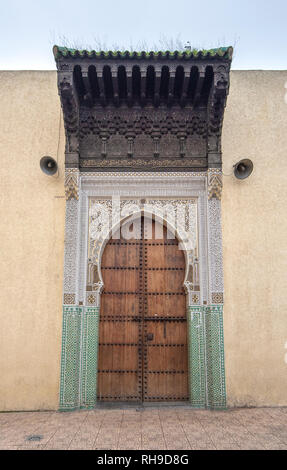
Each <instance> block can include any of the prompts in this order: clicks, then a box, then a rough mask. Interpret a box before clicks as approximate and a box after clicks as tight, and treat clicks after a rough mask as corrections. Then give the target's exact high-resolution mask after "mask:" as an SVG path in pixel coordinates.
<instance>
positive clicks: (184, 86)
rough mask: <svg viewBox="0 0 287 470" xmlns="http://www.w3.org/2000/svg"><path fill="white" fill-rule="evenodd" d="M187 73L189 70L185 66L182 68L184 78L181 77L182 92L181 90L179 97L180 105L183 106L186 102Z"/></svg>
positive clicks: (188, 73)
mask: <svg viewBox="0 0 287 470" xmlns="http://www.w3.org/2000/svg"><path fill="white" fill-rule="evenodd" d="M189 75H190V71H189V70H188V69H187V68H185V69H184V79H183V84H182V92H181V97H180V105H181V106H185V105H186V102H187V90H188V85H189V78H190V77H189Z"/></svg>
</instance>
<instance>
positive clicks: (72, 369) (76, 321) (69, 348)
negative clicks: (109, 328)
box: [60, 306, 82, 410]
mask: <svg viewBox="0 0 287 470" xmlns="http://www.w3.org/2000/svg"><path fill="white" fill-rule="evenodd" d="M81 315H82V308H80V307H74V306H73V307H72V306H70V307H68V306H64V307H63V334H62V356H61V383H60V410H67V409H74V408H76V407H77V406H78V405H79V362H80V339H81V338H80V333H81Z"/></svg>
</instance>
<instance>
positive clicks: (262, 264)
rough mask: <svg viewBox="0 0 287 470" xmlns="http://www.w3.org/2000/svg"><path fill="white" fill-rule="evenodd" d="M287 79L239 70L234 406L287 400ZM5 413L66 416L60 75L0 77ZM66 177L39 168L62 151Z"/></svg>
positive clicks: (229, 328)
mask: <svg viewBox="0 0 287 470" xmlns="http://www.w3.org/2000/svg"><path fill="white" fill-rule="evenodd" d="M286 81H287V72H262V71H256V72H253V71H240V72H238V71H235V72H232V73H231V88H230V94H229V97H228V101H227V108H226V113H225V121H224V128H223V160H224V168H223V171H224V173H226V174H229V173H231V172H232V165H233V164H234V163H235V162H236V161H237V160H239V159H240V158H244V157H249V158H251V159H252V160H253V162H254V165H255V168H254V172H253V174H252V175H251V177H250V178H249V179H248V180H245V181H237V180H236V179H235V178H234V177H233V176H229V177H227V176H226V177H224V190H223V197H222V217H223V248H224V279H225V307H224V336H225V360H226V382H227V398H228V403H229V405H230V406H232V405H237V406H238V405H258V406H262V405H283V404H284V405H287V397H286V389H287V364H286V363H285V361H284V356H285V354H286V353H287V349H285V343H286V342H287V320H286V311H287V297H286V292H287V276H286V266H287V242H286V239H287V218H286V200H287V189H286V166H287V158H286V149H287V104H286V103H285V102H284V95H285V92H286V89H285V88H284V84H285V82H286ZM0 97H1V113H0V129H1V136H0V142H1V146H0V155H1V165H0V172H1V175H0V177H1V197H0V201H1V202H0V204H1V216H2V220H1V224H2V226H1V228H2V230H1V233H0V237H1V240H0V241H1V251H0V260H1V269H0V292H1V312H0V317H1V318H0V321H1V329H0V374H1V380H0V409H1V410H20V409H22V410H28V409H57V408H58V404H59V380H60V355H61V335H62V283H63V252H64V250H63V248H64V213H65V199H64V184H63V161H64V132H63V126H62V124H61V125H60V127H59V118H60V100H59V97H58V93H57V86H56V72H0ZM59 128H60V130H61V131H60V143H59V151H58V158H59V167H60V171H59V177H58V178H49V177H47V176H45V175H44V174H43V173H42V172H41V171H40V169H39V160H40V158H41V157H42V156H43V155H45V154H46V155H51V156H53V157H54V158H56V156H57V149H58V141H59Z"/></svg>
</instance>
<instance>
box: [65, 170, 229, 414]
mask: <svg viewBox="0 0 287 470" xmlns="http://www.w3.org/2000/svg"><path fill="white" fill-rule="evenodd" d="M131 177H132V179H131ZM66 181H67V186H68V188H69V189H70V191H69V192H68V193H67V194H68V197H67V201H66V237H65V263H64V302H63V304H64V305H63V334H62V360H61V383H60V409H61V410H66V409H75V408H79V407H93V406H95V404H96V387H97V372H96V370H97V348H98V322H99V308H100V294H101V291H102V289H103V281H102V277H101V270H100V260H101V256H102V253H103V250H104V248H105V245H106V243H107V241H108V240H109V238H110V232H111V231H110V230H109V231H108V232H107V233H106V235H105V236H104V237H103V239H102V240H100V243H99V246H98V251H97V253H96V254H95V256H94V260H95V263H94V264H95V265H96V266H97V270H96V276H97V279H95V282H94V287H93V291H92V292H89V291H86V284H87V266H88V264H89V262H90V261H89V259H88V253H87V243H88V231H89V222H88V220H89V199H90V198H91V197H96V198H108V199H109V198H111V197H112V195H113V194H118V195H124V196H125V197H129V198H130V199H131V200H132V199H133V198H136V199H137V200H138V201H140V200H141V198H143V197H150V198H151V197H152V198H154V199H156V198H157V197H159V198H165V199H168V200H171V201H173V200H185V199H186V198H197V199H198V230H199V236H198V238H199V251H200V253H199V258H200V259H199V261H200V263H199V264H200V293H199V295H198V296H196V295H195V293H194V292H193V291H192V290H191V282H190V279H189V267H190V265H191V263H192V262H193V261H192V257H190V254H189V253H188V252H187V253H185V256H186V260H187V262H186V276H185V281H184V286H185V289H186V292H187V296H186V297H187V319H188V336H189V353H188V354H189V389H190V403H191V406H193V407H197V408H198V407H200V408H206V407H210V408H225V406H226V393H225V373H224V346H223V320H222V313H223V274H222V246H221V203H220V192H221V186H222V183H221V172H220V170H217V169H214V170H208V172H203V173H171V174H162V173H152V174H151V173H140V172H138V173H133V174H123V173H121V174H118V173H80V172H79V171H77V170H75V169H71V170H66ZM131 181H132V183H131ZM71 185H72V186H73V188H72V189H73V191H72V190H71ZM140 212H142V211H140ZM127 218H128V216H127V217H126V219H127ZM124 219H125V218H122V219H121V220H120V221H119V222H118V224H119V225H120V224H122V223H123V222H124ZM163 220H164V221H165V224H167V227H168V224H169V222H168V221H167V220H165V218H164V217H163ZM172 229H174V227H172ZM179 232H180V231H177V237H178V239H179V240H180V241H181V243H183V244H184V243H185V240H184V238H183V236H181V234H180V233H179ZM195 297H198V298H197V299H195Z"/></svg>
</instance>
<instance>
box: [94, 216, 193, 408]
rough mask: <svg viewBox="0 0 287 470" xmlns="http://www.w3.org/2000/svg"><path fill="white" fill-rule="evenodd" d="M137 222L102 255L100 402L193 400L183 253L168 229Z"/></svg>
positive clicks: (109, 243) (110, 243) (147, 220)
mask: <svg viewBox="0 0 287 470" xmlns="http://www.w3.org/2000/svg"><path fill="white" fill-rule="evenodd" d="M138 224H139V225H140V227H139V231H140V237H137V238H131V239H128V240H127V239H126V238H127V237H126V236H125V237H123V236H121V238H120V239H118V240H117V239H111V240H110V241H109V242H108V244H107V245H106V248H105V250H104V253H103V257H102V276H103V281H104V291H103V293H102V295H101V310H100V333H99V361H98V400H99V401H112V402H113V401H135V402H143V401H168V400H170V401H184V400H188V366H187V327H186V313H185V310H186V299H185V292H184V289H183V280H184V274H185V260H184V254H183V252H182V250H180V249H179V248H178V241H177V240H176V239H175V238H171V235H170V234H169V232H168V231H167V229H166V228H165V227H161V226H160V225H159V224H158V223H157V222H154V221H151V220H149V219H145V220H144V218H143V217H142V218H141V219H140V220H139V221H138Z"/></svg>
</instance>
